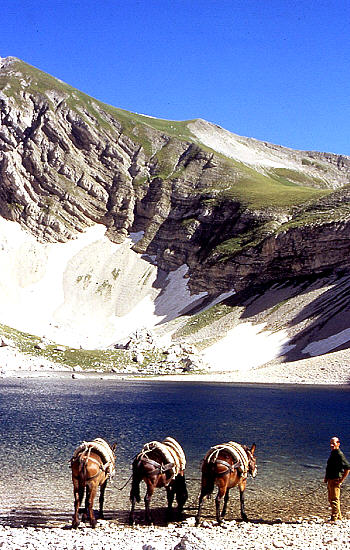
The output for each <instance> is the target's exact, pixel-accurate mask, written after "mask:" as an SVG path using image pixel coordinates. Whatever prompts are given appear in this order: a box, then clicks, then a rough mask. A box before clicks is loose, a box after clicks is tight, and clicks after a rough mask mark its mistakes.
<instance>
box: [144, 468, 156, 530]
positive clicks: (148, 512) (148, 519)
mask: <svg viewBox="0 0 350 550" xmlns="http://www.w3.org/2000/svg"><path fill="white" fill-rule="evenodd" d="M145 481H146V485H147V491H146V494H145V519H146V522H147V523H152V514H151V498H152V496H153V493H154V485H153V484H152V482H151V481H150V480H149V478H147V479H146V480H145Z"/></svg>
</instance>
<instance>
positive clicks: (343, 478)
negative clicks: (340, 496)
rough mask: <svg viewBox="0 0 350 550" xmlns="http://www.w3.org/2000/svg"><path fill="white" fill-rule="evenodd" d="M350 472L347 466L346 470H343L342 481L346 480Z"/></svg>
mask: <svg viewBox="0 0 350 550" xmlns="http://www.w3.org/2000/svg"><path fill="white" fill-rule="evenodd" d="M349 473H350V470H349V469H348V468H346V469H345V470H344V472H343V475H342V477H341V478H340V483H343V481H345V480H346V478H347V477H348V475H349Z"/></svg>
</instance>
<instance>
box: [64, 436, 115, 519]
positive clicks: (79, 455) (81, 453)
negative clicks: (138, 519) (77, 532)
mask: <svg viewBox="0 0 350 550" xmlns="http://www.w3.org/2000/svg"><path fill="white" fill-rule="evenodd" d="M116 446H117V445H116V443H115V444H114V445H113V446H112V447H111V446H110V445H109V444H108V443H107V442H106V441H104V440H103V439H95V440H94V441H91V442H88V443H85V442H84V443H83V444H82V445H80V446H79V447H78V448H77V449H76V450H75V452H74V454H73V457H72V459H71V468H72V481H73V491H74V515H73V521H72V527H73V528H74V529H76V528H77V527H78V525H79V523H80V522H79V507H80V505H81V503H82V501H83V498H84V491H85V488H86V497H85V509H84V513H83V521H85V520H86V519H87V517H88V518H89V521H90V524H91V527H92V528H95V527H96V523H97V520H96V518H95V515H94V511H93V504H94V499H95V497H96V493H97V489H98V487H100V498H99V519H103V502H104V494H105V490H106V485H107V481H108V479H109V477H111V476H113V474H114V471H115V454H114V451H115V448H116Z"/></svg>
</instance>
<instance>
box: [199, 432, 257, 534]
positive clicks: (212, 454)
mask: <svg viewBox="0 0 350 550" xmlns="http://www.w3.org/2000/svg"><path fill="white" fill-rule="evenodd" d="M255 448H256V445H255V444H253V445H252V447H251V449H249V447H247V446H246V445H239V444H238V443H234V442H231V441H230V442H229V443H226V444H224V445H217V446H216V447H212V448H211V449H210V450H209V451H208V453H207V454H206V456H205V458H204V460H203V463H202V483H201V493H200V497H199V506H198V513H197V517H196V525H198V524H199V521H200V517H201V511H202V503H203V499H204V497H206V496H209V495H210V494H211V493H212V492H213V491H214V486H215V485H217V487H218V494H217V496H216V499H215V504H216V519H217V521H218V523H219V524H220V523H221V522H222V518H223V517H224V516H225V514H226V510H227V503H228V498H229V491H230V489H232V487H236V486H238V487H239V496H240V505H241V516H242V519H243V520H244V521H247V519H248V518H247V515H246V513H245V510H244V491H245V488H246V484H247V476H248V474H250V475H251V476H252V477H255V476H256V474H257V466H256V458H255V456H254V452H255ZM223 497H224V507H223V510H222V513H221V514H220V504H221V500H222V498H223Z"/></svg>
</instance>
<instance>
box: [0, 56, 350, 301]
mask: <svg viewBox="0 0 350 550" xmlns="http://www.w3.org/2000/svg"><path fill="white" fill-rule="evenodd" d="M0 90H1V91H0V116H1V129H0V215H1V216H2V217H4V218H6V219H9V220H15V221H17V222H19V223H20V224H21V225H22V226H24V227H26V228H27V229H28V230H29V231H30V232H31V233H32V234H33V235H35V236H36V237H37V238H38V240H40V241H41V242H66V241H68V240H70V239H72V238H74V237H75V236H76V235H77V233H78V232H81V231H82V230H83V229H84V228H86V227H88V226H90V225H92V224H94V223H100V224H104V225H105V226H106V227H107V229H108V231H107V236H108V237H109V238H110V240H112V241H113V242H116V243H121V242H123V240H124V239H125V237H126V236H127V235H128V234H129V233H130V232H137V231H143V232H144V234H143V238H142V239H141V240H140V241H138V243H137V245H135V247H134V250H135V251H137V252H139V253H147V254H150V255H154V256H156V262H157V265H159V266H160V267H161V268H162V269H164V270H166V271H170V270H172V269H175V268H177V267H179V266H181V265H182V264H184V263H186V264H188V266H189V276H190V286H191V288H192V289H193V290H194V291H198V290H203V289H205V290H206V291H207V292H209V294H212V295H214V294H217V293H218V292H221V291H224V290H228V289H231V288H233V287H235V288H237V289H241V288H244V287H245V286H247V285H250V284H252V283H259V282H267V281H273V280H279V281H280V280H281V279H283V278H285V277H290V276H293V274H294V275H299V274H302V275H305V274H308V273H311V272H319V273H321V272H323V271H325V270H328V269H330V270H336V269H338V268H341V269H344V268H345V269H346V268H349V267H350V265H349V262H350V260H349V258H350V254H349V252H350V237H349V230H348V229H349V223H350V221H349V212H350V208H349V192H348V191H347V189H346V187H345V186H346V184H348V183H350V158H349V157H345V156H339V155H333V154H330V153H327V154H326V153H316V152H308V153H307V152H302V151H292V150H289V149H284V148H281V147H279V146H274V145H271V144H267V143H261V142H257V141H256V140H249V139H247V138H240V137H239V136H234V135H233V134H230V133H229V132H226V131H225V130H223V129H221V128H219V127H216V126H215V125H212V124H210V123H206V122H205V121H191V122H188V123H177V122H168V121H157V120H156V119H151V118H149V117H145V116H141V115H134V114H132V113H127V112H126V111H121V110H118V109H114V108H112V107H109V106H107V105H103V104H101V103H99V102H98V101H96V100H93V99H92V98H89V97H88V96H86V95H84V94H81V93H80V92H78V91H77V90H74V89H73V88H71V87H70V86H68V85H66V84H64V83H62V82H60V81H58V80H56V79H54V78H52V77H49V76H48V75H45V74H44V73H41V72H40V71H38V70H37V69H34V68H33V67H30V66H29V65H26V64H25V63H22V62H21V61H19V60H17V59H15V58H7V59H2V60H0Z"/></svg>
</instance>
